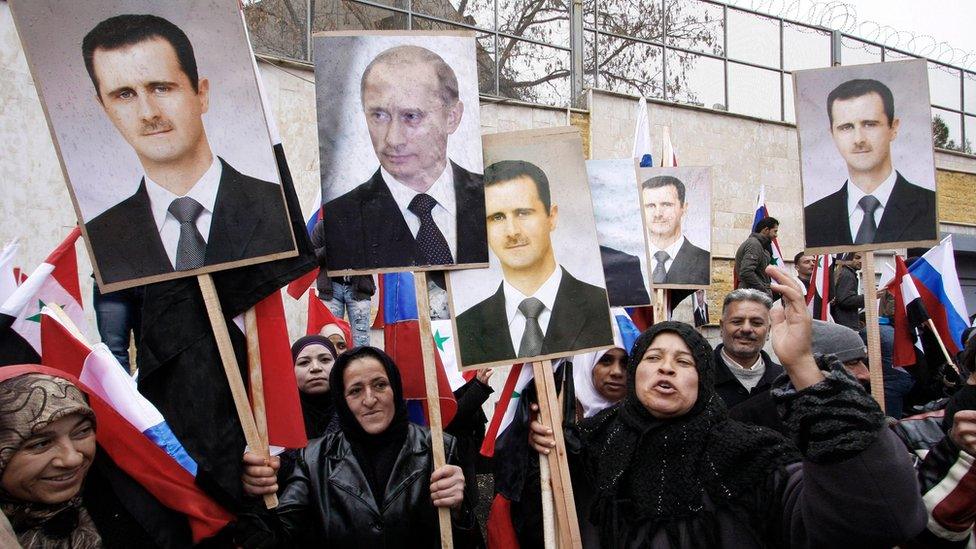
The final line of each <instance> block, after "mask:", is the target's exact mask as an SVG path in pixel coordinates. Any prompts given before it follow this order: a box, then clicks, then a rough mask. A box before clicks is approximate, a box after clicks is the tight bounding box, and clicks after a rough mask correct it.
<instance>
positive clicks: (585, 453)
mask: <svg viewBox="0 0 976 549" xmlns="http://www.w3.org/2000/svg"><path fill="white" fill-rule="evenodd" d="M766 272H767V273H768V274H769V275H770V276H771V277H772V278H773V279H774V281H775V282H776V284H773V290H774V291H776V292H779V293H780V294H782V296H783V308H782V309H780V308H776V309H774V310H773V311H772V313H771V314H772V317H773V328H772V333H773V348H774V350H775V352H776V355H777V356H778V357H779V359H780V360H781V362H782V363H783V365H784V367H785V368H786V372H787V374H788V376H789V377H788V379H787V378H786V377H785V376H784V377H783V378H781V379H779V380H778V382H777V385H776V388H775V389H774V397H775V398H776V400H777V404H778V409H779V413H780V414H781V416H782V418H783V421H784V423H785V424H786V425H787V426H788V427H789V428H790V431H791V434H792V436H793V442H790V441H788V440H786V439H785V438H783V437H782V436H781V435H779V434H777V433H775V432H773V431H770V430H766V429H764V428H761V427H755V426H750V425H746V424H743V423H739V422H736V421H734V420H730V419H729V418H728V415H727V411H726V409H725V406H724V404H723V403H722V400H721V398H720V397H719V396H718V395H717V394H716V393H715V389H714V386H713V385H714V364H713V360H714V358H713V357H714V355H713V352H712V349H711V347H710V346H709V345H708V342H707V341H706V340H705V339H704V338H703V337H702V336H701V335H699V334H698V332H697V331H695V330H694V329H693V328H691V327H690V326H687V325H685V324H681V323H678V322H663V323H660V324H656V325H654V326H653V327H651V328H650V329H648V330H647V331H645V332H644V333H643V334H642V335H641V336H640V338H639V339H638V340H637V341H636V342H635V343H634V348H633V350H632V351H631V355H630V360H629V363H628V367H627V395H626V397H625V398H624V400H623V402H622V403H621V404H620V405H618V406H616V407H614V408H610V409H607V410H605V411H604V412H601V413H600V414H598V415H596V416H594V417H593V418H590V419H587V420H585V421H584V423H583V424H582V425H581V431H582V433H583V439H584V440H583V449H582V452H581V455H580V456H579V457H580V459H581V460H582V466H583V469H584V470H585V471H586V474H587V477H588V481H589V482H590V483H591V486H590V488H591V489H592V490H593V504H592V505H591V507H590V509H589V512H588V513H583V514H582V515H581V520H585V519H587V518H588V520H589V522H588V523H587V524H585V525H583V526H584V527H583V530H584V532H586V531H587V530H590V534H593V537H595V538H597V539H599V542H598V543H599V545H600V546H602V547H607V548H609V547H626V548H637V547H653V548H657V547H743V548H746V547H840V546H846V547H891V546H892V545H894V544H896V543H899V542H901V541H903V540H906V539H908V538H911V537H912V536H913V535H915V534H916V533H917V532H918V531H920V530H921V529H922V527H923V526H924V525H925V510H924V507H923V506H922V502H921V499H920V497H919V491H918V488H917V485H916V482H915V478H914V474H913V471H912V466H911V463H910V462H909V461H908V460H907V459H906V458H905V456H904V455H903V454H902V453H899V451H898V446H897V444H898V442H897V440H896V439H894V438H893V436H892V435H891V433H889V432H888V430H887V429H884V428H883V414H882V413H881V410H880V409H879V408H878V406H877V405H876V404H875V402H874V401H873V400H871V398H870V397H869V396H868V395H867V394H866V393H865V392H864V391H863V389H862V388H861V387H860V385H859V384H858V383H857V381H856V380H855V379H854V378H853V377H851V376H850V375H849V374H848V373H847V372H846V371H845V370H844V367H843V365H842V364H841V363H840V362H839V361H837V360H836V359H834V358H833V357H828V358H827V359H825V360H827V361H829V364H822V365H821V366H823V367H824V369H821V368H818V364H817V362H816V361H815V359H814V357H813V355H812V354H811V352H810V342H811V335H810V315H809V314H808V313H807V310H806V306H805V304H804V300H803V297H802V296H801V295H800V293H799V292H798V291H797V290H796V289H794V287H793V285H792V284H791V283H790V282H789V281H788V277H787V276H786V275H785V274H783V273H781V272H780V271H779V270H778V269H775V268H772V267H770V268H768V269H767V271H766ZM531 429H532V434H531V442H532V444H533V446H534V447H535V448H536V449H537V450H538V451H540V452H543V453H548V452H549V451H550V449H551V448H552V447H553V446H554V443H553V438H552V436H551V431H550V430H549V429H547V428H546V427H544V426H543V425H542V424H541V423H539V422H538V421H535V422H533V424H532V426H531ZM584 535H585V534H584Z"/></svg>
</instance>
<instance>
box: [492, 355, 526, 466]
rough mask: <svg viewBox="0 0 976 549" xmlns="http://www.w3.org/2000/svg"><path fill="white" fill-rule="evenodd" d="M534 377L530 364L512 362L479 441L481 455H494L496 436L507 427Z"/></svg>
mask: <svg viewBox="0 0 976 549" xmlns="http://www.w3.org/2000/svg"><path fill="white" fill-rule="evenodd" d="M533 379H535V376H534V375H533V373H532V365H531V364H513V365H512V369H511V370H509V372H508V378H506V379H505V386H504V387H503V388H502V393H501V398H499V399H498V402H496V403H495V411H494V413H493V414H492V416H491V422H490V423H489V424H488V429H487V431H485V439H484V441H483V442H482V443H481V455H483V456H485V457H492V456H494V455H495V443H496V442H497V441H498V438H499V437H500V436H501V435H502V434H503V433H504V432H505V431H506V430H507V429H508V426H509V425H511V423H512V420H513V419H514V418H515V412H516V411H517V410H518V406H519V399H521V398H522V391H524V390H525V386H526V385H528V384H529V382H530V381H532V380H533Z"/></svg>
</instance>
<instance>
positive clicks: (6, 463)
mask: <svg viewBox="0 0 976 549" xmlns="http://www.w3.org/2000/svg"><path fill="white" fill-rule="evenodd" d="M95 451H96V445H95V414H94V413H93V412H92V409H91V408H89V407H88V402H87V400H86V398H85V395H84V394H83V393H82V392H81V391H80V390H79V389H78V388H77V387H75V386H74V385H72V384H71V382H69V381H67V380H65V379H62V378H59V377H53V376H49V375H45V374H38V373H30V374H24V375H20V376H17V377H13V378H11V379H7V380H5V381H3V382H2V383H0V509H2V510H3V514H4V515H5V516H6V517H7V518H8V519H9V521H10V523H11V525H12V526H13V529H14V532H15V533H16V534H17V538H18V540H19V541H20V544H21V545H22V546H23V547H25V548H34V547H44V548H48V547H52V548H53V547H72V548H87V547H101V546H102V542H101V537H100V536H99V534H98V531H97V530H96V528H95V524H94V523H93V522H92V519H91V517H90V516H89V514H88V511H87V510H86V509H85V508H84V507H83V506H82V504H81V488H82V485H83V483H84V481H85V477H86V476H87V474H88V469H89V468H90V467H91V464H92V461H93V460H94V458H95Z"/></svg>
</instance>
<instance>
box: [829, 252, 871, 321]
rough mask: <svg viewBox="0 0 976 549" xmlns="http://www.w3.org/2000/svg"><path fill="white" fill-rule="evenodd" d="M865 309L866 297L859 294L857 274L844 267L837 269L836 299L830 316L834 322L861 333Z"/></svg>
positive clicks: (831, 306)
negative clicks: (862, 314)
mask: <svg viewBox="0 0 976 549" xmlns="http://www.w3.org/2000/svg"><path fill="white" fill-rule="evenodd" d="M862 308H864V295H862V294H859V293H857V272H856V271H854V269H853V268H851V267H849V266H847V265H843V266H841V267H838V268H837V271H836V280H835V281H834V299H833V302H832V303H831V305H830V314H831V315H832V316H833V317H834V322H836V323H837V324H840V325H841V326H847V327H848V328H850V329H852V330H854V331H855V332H859V331H861V319H860V311H861V309H862Z"/></svg>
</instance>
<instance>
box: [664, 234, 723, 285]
mask: <svg viewBox="0 0 976 549" xmlns="http://www.w3.org/2000/svg"><path fill="white" fill-rule="evenodd" d="M711 274H712V262H711V256H710V255H709V254H708V252H707V251H705V250H703V249H701V248H699V247H698V246H695V245H694V244H692V243H691V241H690V240H688V239H687V238H685V241H684V243H683V244H681V247H680V248H678V253H677V254H675V256H674V260H673V261H671V267H670V268H669V269H668V274H667V276H666V277H665V278H664V283H665V284H702V285H706V286H707V285H708V284H709V283H710V281H711Z"/></svg>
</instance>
